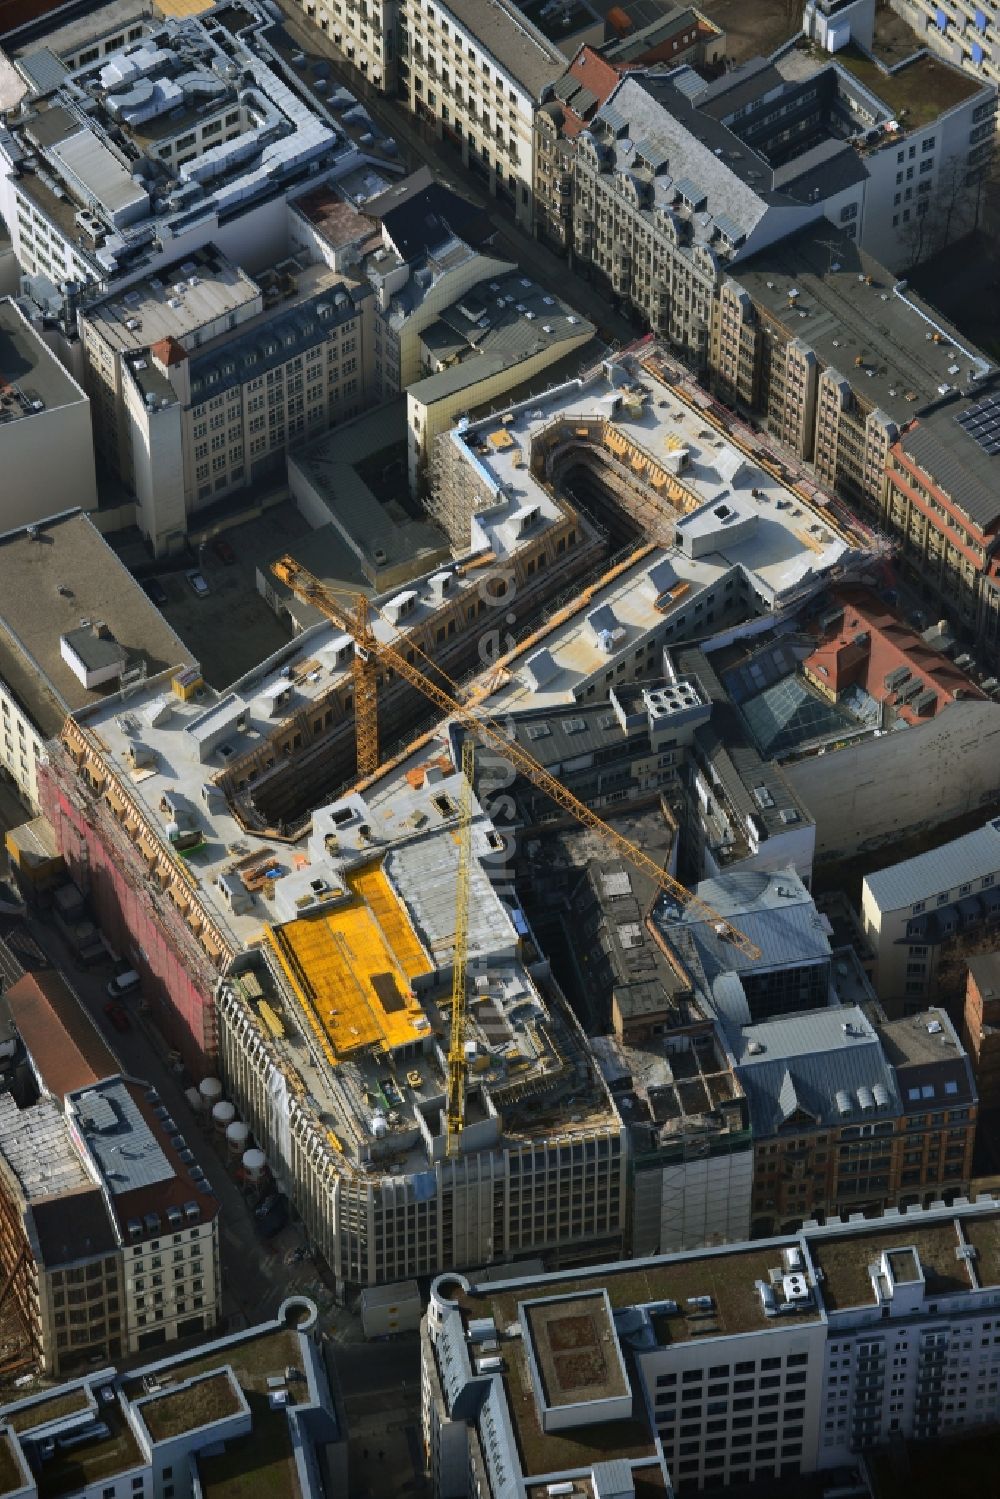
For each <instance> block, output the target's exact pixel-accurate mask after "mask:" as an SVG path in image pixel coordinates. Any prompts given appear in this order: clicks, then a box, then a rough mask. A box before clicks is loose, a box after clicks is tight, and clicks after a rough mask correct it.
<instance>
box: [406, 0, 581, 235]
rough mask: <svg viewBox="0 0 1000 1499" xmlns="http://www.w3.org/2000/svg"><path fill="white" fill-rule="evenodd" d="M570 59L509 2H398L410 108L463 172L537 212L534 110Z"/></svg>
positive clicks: (520, 212)
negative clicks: (450, 147) (452, 149)
mask: <svg viewBox="0 0 1000 1499" xmlns="http://www.w3.org/2000/svg"><path fill="white" fill-rule="evenodd" d="M565 67H566V59H565V57H564V56H563V54H562V53H561V52H560V50H559V48H558V47H557V46H556V45H555V43H554V42H551V41H549V39H548V38H547V37H546V36H545V35H544V34H543V32H541V31H540V30H539V28H538V27H537V26H536V25H535V24H534V23H533V22H532V21H530V20H529V19H528V18H527V16H526V15H525V14H524V13H523V12H522V11H521V10H520V9H519V8H518V7H517V6H516V5H515V4H513V3H512V0H497V3H495V4H491V5H490V6H489V7H488V8H487V9H486V10H484V9H483V7H482V6H481V5H480V4H478V3H477V0H430V3H428V4H426V5H420V4H418V3H416V0H402V4H401V6H400V10H399V81H400V91H401V92H402V94H403V97H404V98H405V99H406V102H407V105H408V107H409V108H410V109H411V110H412V111H413V113H414V114H415V115H416V116H417V117H418V119H423V120H428V121H430V122H431V123H433V124H434V125H435V126H436V128H437V130H438V132H439V134H440V135H442V136H443V137H444V138H445V139H446V140H448V141H451V142H452V143H453V144H454V145H455V146H456V147H457V148H458V149H460V151H461V153H462V165H463V166H465V167H467V168H468V169H469V170H470V171H471V172H474V173H476V174H477V175H479V176H481V177H483V178H484V179H485V180H486V182H487V183H488V185H489V189H490V191H491V192H492V193H495V194H498V195H499V196H501V197H503V198H505V199H506V200H507V201H508V202H509V203H510V204H511V206H512V207H513V209H514V212H515V213H516V215H517V218H518V221H519V222H521V223H524V224H527V225H529V226H530V224H531V223H532V219H533V213H534V206H533V204H534V193H533V184H534V173H533V154H534V153H533V129H534V119H535V110H536V108H537V106H538V105H539V104H540V103H541V102H542V100H543V99H544V97H545V95H546V93H547V91H548V89H549V88H550V87H551V85H552V84H553V83H554V82H555V80H556V79H557V78H558V77H559V76H560V75H561V74H562V73H563V71H564V69H565Z"/></svg>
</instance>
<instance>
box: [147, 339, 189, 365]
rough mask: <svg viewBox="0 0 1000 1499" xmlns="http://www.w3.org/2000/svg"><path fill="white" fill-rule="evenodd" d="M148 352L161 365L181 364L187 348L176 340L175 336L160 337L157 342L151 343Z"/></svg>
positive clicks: (185, 356)
mask: <svg viewBox="0 0 1000 1499" xmlns="http://www.w3.org/2000/svg"><path fill="white" fill-rule="evenodd" d="M149 352H150V353H151V354H152V356H153V358H154V359H156V360H158V361H159V363H160V364H163V365H171V364H182V363H183V362H184V360H185V359H186V358H187V350H186V349H185V348H184V346H183V345H182V344H179V343H178V342H177V340H176V338H161V339H160V341H159V343H155V344H153V346H152V348H151V349H150V351H149Z"/></svg>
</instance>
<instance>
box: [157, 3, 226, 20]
mask: <svg viewBox="0 0 1000 1499" xmlns="http://www.w3.org/2000/svg"><path fill="white" fill-rule="evenodd" d="M214 3H215V0H156V9H157V10H158V11H159V12H160V14H161V15H164V16H200V15H201V13H202V12H203V11H206V10H211V9H212V6H213V5H214Z"/></svg>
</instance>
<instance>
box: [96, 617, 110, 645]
mask: <svg viewBox="0 0 1000 1499" xmlns="http://www.w3.org/2000/svg"><path fill="white" fill-rule="evenodd" d="M91 629H92V630H93V632H94V634H95V635H96V636H97V638H98V640H113V639H114V636H113V635H112V633H111V631H110V630H109V629H108V627H107V625H106V624H105V623H104V621H103V619H95V620H94V623H93V625H92V626H91Z"/></svg>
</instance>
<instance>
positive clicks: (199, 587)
mask: <svg viewBox="0 0 1000 1499" xmlns="http://www.w3.org/2000/svg"><path fill="white" fill-rule="evenodd" d="M184 576H185V578H187V580H188V582H189V583H190V584H191V587H192V588H193V589H194V591H195V593H196V594H197V595H198V597H199V598H200V599H203V598H204V597H205V595H206V594H207V593H210V592H211V589H210V588H209V586H208V584H207V583H206V582H205V579H204V578H203V577H202V575H201V573H200V572H199V571H198V569H197V568H196V567H193V568H192V569H191V571H190V572H186V573H185V574H184Z"/></svg>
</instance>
